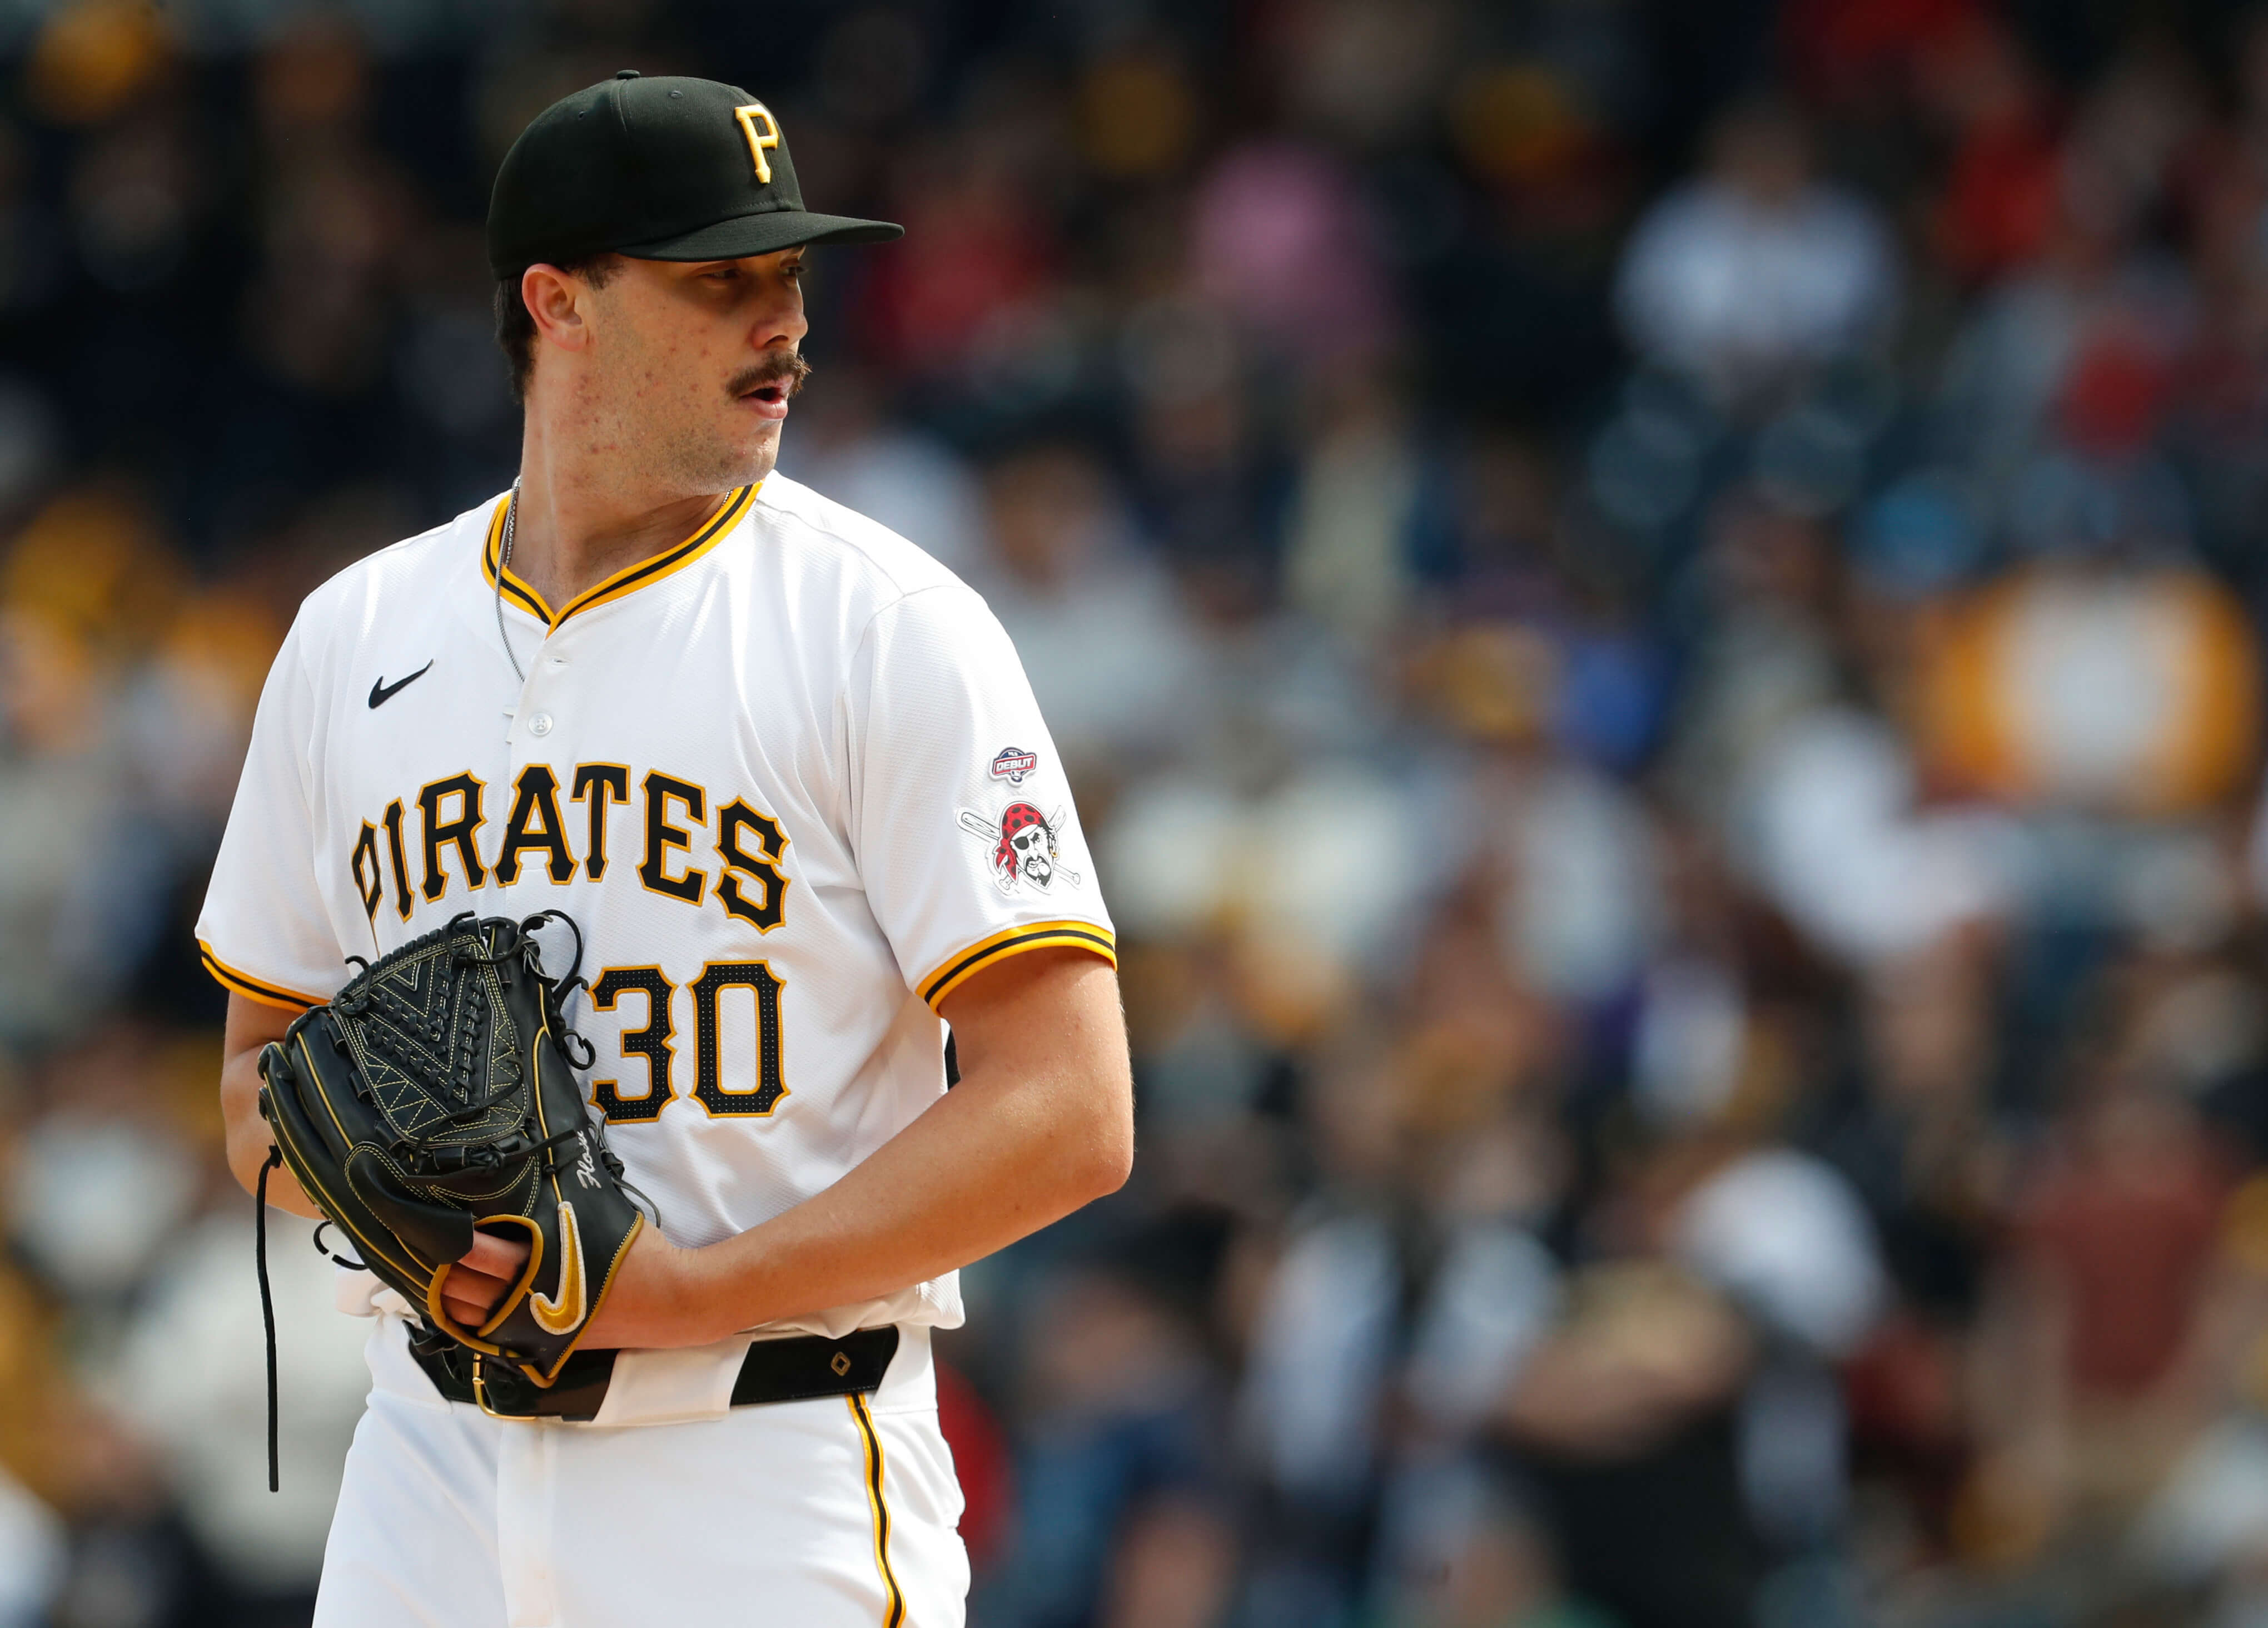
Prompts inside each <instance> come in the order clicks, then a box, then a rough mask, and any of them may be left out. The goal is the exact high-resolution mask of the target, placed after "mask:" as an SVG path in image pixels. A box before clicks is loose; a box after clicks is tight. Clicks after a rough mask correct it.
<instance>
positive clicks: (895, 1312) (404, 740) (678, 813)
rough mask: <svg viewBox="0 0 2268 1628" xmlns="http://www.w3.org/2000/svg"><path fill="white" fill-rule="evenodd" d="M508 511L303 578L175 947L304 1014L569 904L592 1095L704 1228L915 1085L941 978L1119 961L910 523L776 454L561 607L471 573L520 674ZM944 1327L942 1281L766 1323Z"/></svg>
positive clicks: (864, 1131) (491, 510)
mask: <svg viewBox="0 0 2268 1628" xmlns="http://www.w3.org/2000/svg"><path fill="white" fill-rule="evenodd" d="M505 501H506V500H505V499H504V498H497V499H496V500H494V501H492V502H490V503H487V504H483V505H482V506H481V507H479V508H478V509H475V510H474V511H472V512H468V513H466V514H463V515H460V516H459V517H458V518H457V519H454V520H453V521H451V522H450V523H448V524H447V525H446V526H442V527H438V528H437V529H436V530H433V531H431V532H428V533H426V534H423V536H419V537H413V538H410V539H409V541H405V542H400V543H396V544H395V545H394V546H393V547H392V548H389V549H383V550H381V551H380V552H379V553H377V554H374V555H372V556H370V557H369V558H367V559H365V560H363V561H361V562H359V563H358V564H355V565H353V566H350V568H348V569H347V570H346V571H342V572H341V573H340V574H339V575H338V576H336V577H335V578H332V579H331V580H330V581H329V582H328V583H327V584H325V585H324V586H322V587H320V588H319V589H317V590H316V591H315V592H314V593H313V594H311V595H309V596H308V598H307V600H306V603H305V605H304V606H302V608H301V609H300V612H299V615H298V620H297V621H296V622H294V624H293V626H292V629H291V634H290V637H288V638H287V639H286V640H285V641H284V648H283V650H282V652H280V653H279V654H278V655H277V657H276V664H275V667H274V668H273V669H272V670H271V671H270V673H269V678H268V683H267V687H266V689H265V690H264V691H263V693H262V695H261V701H260V711H259V716H258V719H257V721H256V723H255V724H254V729H253V739H252V746H251V751H250V754H249V756H248V757H247V761H246V763H245V768H244V777H243V781H242V783H241V785H239V789H238V792H237V798H236V805H235V808H234V811H233V812H232V814H231V815H230V818H229V825H228V832H227V836H226V837H225V839H224V841H223V843H222V844H221V851H220V857H219V859H218V861H217V863H216V865H215V866H214V869H213V876H212V884H211V888H210V892H209V893H208V895H207V897H206V900H205V906H204V911H203V916H202V917H201V918H200V920H199V922H198V926H197V937H198V941H199V944H200V946H201V947H202V948H203V954H204V959H205V963H206V965H207V967H208V968H209V969H210V970H211V971H212V973H213V974H214V976H217V978H218V979H219V980H220V981H221V983H224V984H225V985H226V986H227V987H228V988H229V989H230V990H232V991H236V992H237V993H239V994H243V995H246V996H249V997H250V998H254V999H255V1000H261V1001H265V1002H268V1003H270V1004H272V1005H276V1006H285V1007H299V1006H306V1005H310V1004H313V1003H314V1002H316V1001H319V1000H322V999H327V998H328V997H329V996H330V994H331V993H332V992H333V991H335V990H336V989H337V988H338V987H339V985H340V984H341V983H343V982H344V981H345V976H346V974H347V970H348V969H347V968H346V966H345V964H344V958H345V957H346V956H348V955H350V954H351V955H361V956H372V955H376V954H382V953H384V952H385V951H387V950H390V949H392V948H394V947H396V946H397V945H400V944H401V943H403V942H405V941H406V940H408V939H412V938H415V937H416V936H417V935H419V934H421V933H423V932H429V931H431V930H432V929H434V928H436V927H438V926H440V925H442V924H444V923H446V921H448V920H449V919H450V918H451V917H453V916H456V915H458V914H460V912H463V911H467V910H471V911H475V912H477V913H478V914H480V915H482V916H490V915H501V916H511V917H527V916H531V915H534V913H536V912H537V911H540V910H563V911H565V912H566V913H567V914H568V915H569V916H570V917H572V918H573V920H574V921H575V922H576V924H578V926H579V927H580V929H581V931H582V933H583V938H584V944H585V955H584V961H583V971H584V974H585V976H586V977H588V979H589V980H590V983H591V989H590V991H589V992H588V994H587V995H586V996H583V997H578V998H577V999H576V1001H575V1002H574V1003H573V1004H572V1005H571V1007H570V1008H569V1013H568V1015H569V1019H570V1021H571V1023H572V1024H573V1025H574V1026H575V1027H576V1028H578V1029H579V1030H580V1031H581V1032H582V1033H583V1034H584V1035H585V1036H587V1037H588V1038H589V1040H590V1041H591V1042H592V1043H593V1046H594V1047H595V1048H596V1050H597V1056H598V1061H597V1064H596V1066H595V1067H594V1068H593V1070H592V1072H591V1077H590V1084H591V1094H592V1101H593V1108H594V1109H595V1111H597V1112H599V1113H600V1114H602V1115H603V1116H605V1118H606V1120H607V1122H608V1138H609V1140H610V1141H611V1143H612V1144H613V1146H614V1148H615V1152H616V1153H618V1154H619V1155H620V1156H621V1158H622V1161H623V1163H624V1164H625V1165H626V1166H627V1167H628V1168H629V1173H630V1179H631V1180H632V1181H633V1182H636V1183H637V1186H638V1187H639V1188H640V1189H641V1190H644V1192H646V1193H647V1194H649V1195H651V1196H652V1198H653V1199H654V1200H655V1201H656V1203H657V1204H658V1205H659V1210H660V1213H661V1219H662V1224H663V1231H664V1233H665V1234H666V1235H667V1236H668V1237H669V1238H670V1239H671V1240H672V1241H674V1242H676V1243H679V1244H683V1245H694V1246H697V1245H701V1244H706V1243H711V1242H714V1241H718V1240H719V1239H722V1238H725V1237H728V1236H730V1235H732V1234H735V1233H739V1232H742V1231H745V1230H747V1228H748V1227H754V1226H755V1225H756V1224H758V1223H759V1222H762V1221H763V1220H766V1219H769V1218H770V1217H772V1216H774V1215H777V1214H778V1213H780V1212H782V1211H784V1210H786V1209H789V1208H790V1207H792V1206H793V1205H794V1204H799V1203H800V1202H801V1201H802V1200H804V1199H806V1198H808V1197H811V1196H812V1195H814V1193H817V1192H819V1191H820V1190H821V1189H823V1188H826V1187H827V1186H828V1185H829V1184H831V1183H832V1182H835V1181H836V1179H837V1178H839V1177H840V1176H842V1175H843V1174H844V1172H846V1171H848V1170H849V1169H851V1167H852V1166H854V1165H856V1164H858V1162H859V1161H860V1160H863V1159H865V1157H866V1156H867V1155H868V1154H870V1153H873V1151H874V1150H875V1149H876V1148H877V1147H879V1146H880V1145H882V1144H883V1143H884V1142H886V1141H887V1140H888V1139H889V1138H891V1137H892V1136H893V1135H895V1133H896V1132H897V1131H900V1130H902V1129H903V1128H904V1127H905V1126H906V1125H907V1124H908V1123H910V1122H911V1121H912V1120H913V1119H914V1118H915V1116H917V1115H918V1114H920V1113H921V1112H922V1110H923V1109H925V1108H926V1107H928V1106H929V1104H930V1103H931V1102H932V1101H934V1100H935V1099H936V1098H937V1096H938V1095H939V1094H940V1093H941V1092H942V1091H943V1090H944V1089H945V1078H944V1070H943V1064H942V1057H943V1030H942V1026H941V1024H940V1022H939V1019H938V1016H937V1014H936V1012H935V1010H934V1008H935V1007H936V1006H937V1003H938V1002H939V1000H940V999H942V998H944V997H945V996H946V995H947V994H948V993H950V992H951V991H953V990H954V988H956V987H957V986H958V985H959V984H960V983H961V982H962V981H963V980H965V979H966V978H968V976H970V975H971V974H973V973H975V972H976V971H977V970H978V969H982V968H983V967H986V966H990V965H991V964H993V963H994V962H997V961H999V960H1001V959H1002V958H1004V957H1005V956H1010V955H1013V954H1018V953H1020V952H1021V951H1024V950H1027V949H1033V948H1037V947H1043V946H1057V945H1061V946H1071V947H1077V948H1079V949H1083V950H1087V951H1091V952H1093V953H1094V954H1098V955H1101V956H1103V957H1105V958H1106V959H1115V954H1114V950H1113V940H1112V935H1111V929H1110V920H1109V917H1108V914H1107V913H1106V912H1105V910H1104V909H1103V903H1102V898H1101V893H1100V891H1099V890H1098V888H1097V886H1096V882H1095V878H1094V866H1093V862H1092V861H1091V859H1090V858H1089V857H1088V854H1087V851H1086V842H1085V840H1084V838H1083V837H1082V836H1081V834H1080V831H1079V820H1078V815H1077V814H1076V813H1075V811H1074V810H1073V809H1072V807H1071V798H1070V794H1069V792H1067V791H1066V790H1065V789H1064V783H1063V779H1062V777H1061V774H1060V772H1059V770H1058V768H1057V760H1056V756H1055V751H1054V748H1053V746H1052V744H1051V743H1050V741H1049V738H1048V733H1047V730H1046V727H1045V726H1043V725H1042V722H1041V720H1040V714H1039V709H1038V707H1037V705H1036V704H1035V703H1034V701H1033V699H1032V694H1031V689H1030V686H1029V685H1028V684H1027V682H1026V681H1025V677H1024V674H1023V669H1022V667H1020V664H1019V663H1018V661H1017V659H1016V653H1015V651H1014V649H1013V647H1012V645H1010V643H1009V641H1008V638H1007V636H1006V635H1005V633H1004V632H1002V630H1001V629H1000V626H999V624H998V622H996V621H995V620H994V619H993V616H992V615H991V613H990V610H988V609H987V608H986V607H985V605H984V602H983V600H981V599H980V598H979V597H978V596H977V595H976V593H973V592H972V591H971V590H970V589H968V587H966V586H963V585H962V584H961V582H960V581H959V580H958V579H957V578H954V576H953V574H952V573H951V572H949V571H946V569H945V568H944V567H942V566H940V565H939V564H937V563H936V562H935V561H933V560H932V559H930V558H929V557H928V556H926V555H924V554H923V553H922V552H921V551H920V550H919V549H917V548H915V547H914V546H913V545H912V544H910V543H909V542H907V541H905V540H904V539H902V538H901V537H899V536H897V535H896V534H894V533H892V532H889V531H887V530H885V529H884V528H883V527H880V526H878V525H876V524H874V523H873V522H872V521H870V520H867V519H864V518H862V517H861V516H859V515H857V514H855V513H852V512H851V511H849V510H847V509H845V508H843V507H842V506H841V505H838V504H835V503H831V502H829V501H828V500H827V499H826V498H824V497H820V496H819V495H818V494H817V493H815V492H814V491H812V490H809V489H808V488H806V487H803V486H800V485H799V484H797V483H795V482H793V481H791V480H788V479H786V478H785V477H784V476H781V475H773V476H771V477H770V478H769V479H767V480H766V481H764V482H763V483H762V485H761V486H760V487H756V488H750V489H745V490H740V491H737V492H735V493H733V495H732V497H730V499H728V500H727V501H726V502H725V505H724V506H723V507H722V509H720V510H719V511H718V512H717V514H716V515H715V516H714V517H713V518H711V519H710V520H709V521H708V522H707V523H706V524H704V525H703V526H702V527H701V528H700V529H699V530H698V531H696V533H695V534H693V535H692V536H690V537H688V538H687V539H686V540H685V541H683V542H681V543H680V544H679V545H678V546H677V547H675V548H674V549H668V550H667V551H666V552H664V553H662V554H659V555H657V556H654V557H652V558H651V559H649V560H646V561H645V562H644V563H643V564H638V565H636V566H633V567H631V568H630V569H629V570H626V571H621V572H619V573H617V574H616V575H615V576H613V577H611V578H608V579H607V580H606V581H604V582H601V583H600V584H599V585H598V586H595V587H593V588H592V589H590V590H589V591H588V592H586V593H583V594H581V595H580V596H579V597H578V598H577V599H575V600H573V601H572V602H571V603H570V604H567V605H565V606H563V607H561V608H558V609H556V610H554V609H553V608H550V607H549V606H547V605H546V604H545V603H544V602H543V600H541V598H540V597H539V596H538V595H537V594H536V593H535V592H534V590H533V589H531V588H530V587H529V586H527V584H526V583H524V582H522V581H520V580H519V578H517V577H515V576H514V575H512V573H510V572H509V571H506V572H504V575H503V582H502V593H501V598H502V603H503V617H504V624H505V629H506V630H507V631H508V635H509V637H510V639H511V642H512V649H513V650H514V651H515V652H517V653H518V656H519V662H520V665H521V666H522V667H524V668H525V669H526V672H527V676H526V678H525V679H524V680H523V679H521V678H519V677H516V676H515V675H514V673H513V669H512V661H511V660H510V659H508V658H507V656H506V654H505V650H504V637H505V636H504V634H500V633H499V630H498V628H497V598H498V593H497V571H498V564H497V556H498V548H499V542H500V539H501V534H502V530H503V519H504V509H505ZM551 941H552V940H551V939H549V937H547V939H546V942H547V944H549V943H550V942H551ZM548 961H549V965H550V966H551V968H552V969H553V970H555V971H558V970H563V969H562V968H560V967H559V966H558V964H557V961H558V958H557V957H556V956H551V957H548ZM960 1320H961V1302H960V1293H959V1288H958V1285H957V1281H956V1280H955V1278H953V1277H951V1276H947V1277H946V1278H940V1279H939V1280H936V1281H934V1282H931V1283H925V1284H922V1285H917V1286H915V1287H912V1288H909V1289H907V1290H905V1291H904V1292H902V1293H898V1294H895V1295H891V1296H888V1297H886V1298H884V1299H882V1300H874V1301H869V1302H866V1303H864V1304H860V1305H853V1306H844V1307H839V1308H834V1309H832V1310H831V1311H829V1312H827V1313H825V1314H823V1315H818V1316H814V1317H810V1318H805V1319H799V1320H797V1321H796V1322H792V1323H786V1324H782V1325H779V1326H780V1327H782V1328H793V1329H800V1330H808V1331H811V1332H815V1333H825V1334H840V1333H843V1332H846V1331H848V1330H851V1329H853V1328H857V1327H862V1326H873V1325H875V1324H879V1323H883V1322H899V1323H916V1324H921V1323H927V1324H934V1325H940V1326H946V1327H950V1326H952V1325H954V1324H955V1323H957V1322H959V1321H960Z"/></svg>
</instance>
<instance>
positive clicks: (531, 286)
mask: <svg viewBox="0 0 2268 1628" xmlns="http://www.w3.org/2000/svg"><path fill="white" fill-rule="evenodd" d="M588 292H589V290H588V287H587V285H586V284H584V283H583V282H581V281H580V280H579V279H578V278H576V277H572V276H569V275H568V274H567V273H566V272H564V271H562V270H561V269H559V268H558V267H556V266H547V265H541V264H537V265H533V266H530V267H529V268H528V269H527V270H525V271H523V272H521V273H520V274H519V297H520V298H521V299H522V300H523V301H524V302H526V304H527V313H528V315H529V316H530V317H531V318H533V319H534V322H535V331H536V332H537V333H538V334H540V335H542V336H543V337H544V338H545V339H547V340H549V342H550V343H553V344H555V345H559V346H563V348H565V349H567V350H581V349H583V347H584V346H585V344H587V343H589V342H590V328H589V325H588V323H587V322H586V320H585V316H586V314H587V313H586V312H585V301H586V298H587V296H588Z"/></svg>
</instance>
